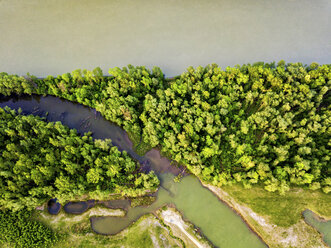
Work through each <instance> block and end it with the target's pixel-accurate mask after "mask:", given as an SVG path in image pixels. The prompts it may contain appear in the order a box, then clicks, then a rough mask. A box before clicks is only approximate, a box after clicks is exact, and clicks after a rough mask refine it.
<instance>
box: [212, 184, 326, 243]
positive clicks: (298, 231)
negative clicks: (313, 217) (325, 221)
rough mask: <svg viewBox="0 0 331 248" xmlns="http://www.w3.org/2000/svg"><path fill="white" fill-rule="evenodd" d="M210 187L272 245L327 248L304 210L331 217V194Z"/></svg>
mask: <svg viewBox="0 0 331 248" xmlns="http://www.w3.org/2000/svg"><path fill="white" fill-rule="evenodd" d="M208 188H209V189H210V190H212V191H213V192H214V193H215V194H216V195H217V196H218V197H219V198H221V199H222V200H223V201H225V202H226V203H227V204H228V205H229V206H230V207H232V208H233V209H234V210H235V211H236V212H237V213H238V214H240V215H241V217H242V218H243V219H244V220H245V221H246V222H247V223H248V225H249V226H250V227H251V228H252V229H253V230H254V231H255V232H256V233H257V234H258V235H259V236H260V237H261V238H262V239H263V240H264V241H265V243H266V244H267V245H268V246H269V247H271V248H272V247H277V248H286V247H288V248H290V247H298V248H300V247H302V248H306V247H327V246H326V244H325V243H323V240H322V237H321V235H320V234H319V233H318V232H317V230H315V229H314V228H312V227H311V226H309V225H307V224H306V223H305V222H304V220H303V218H302V212H303V211H304V210H305V209H307V208H309V209H311V210H313V211H314V212H316V213H317V214H319V215H321V216H323V217H326V218H330V216H331V209H330V207H329V206H330V204H331V196H330V195H326V194H323V193H322V192H319V191H311V190H308V189H302V188H293V189H291V190H290V191H289V192H287V193H286V194H285V195H279V194H277V193H272V192H267V191H265V190H264V189H263V188H262V187H259V186H255V187H252V188H251V189H245V188H243V187H242V186H240V185H232V186H225V187H222V188H217V187H213V186H208Z"/></svg>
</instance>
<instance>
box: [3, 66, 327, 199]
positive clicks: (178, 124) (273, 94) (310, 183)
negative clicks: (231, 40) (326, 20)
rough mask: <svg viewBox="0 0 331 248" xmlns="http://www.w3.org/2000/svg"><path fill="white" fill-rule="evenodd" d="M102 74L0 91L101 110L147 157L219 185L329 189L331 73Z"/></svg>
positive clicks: (21, 82) (29, 82)
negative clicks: (151, 152) (167, 160)
mask: <svg viewBox="0 0 331 248" xmlns="http://www.w3.org/2000/svg"><path fill="white" fill-rule="evenodd" d="M109 73H110V74H111V75H112V76H111V77H104V76H103V75H102V72H101V70H100V69H99V68H97V69H95V70H93V71H86V70H84V71H81V70H76V71H74V72H73V73H72V74H68V73H67V74H64V75H62V76H58V77H56V78H55V77H52V76H48V77H47V78H45V79H36V78H34V77H31V76H29V77H28V78H23V77H18V76H11V75H7V74H6V73H2V74H1V75H0V93H2V94H4V95H10V94H13V93H16V94H22V93H26V94H32V93H36V94H44V95H46V94H51V95H55V96H59V97H63V98H66V99H69V100H71V101H77V102H79V103H82V104H84V105H88V106H90V107H94V108H96V109H97V110H98V111H100V112H101V114H102V115H103V116H104V117H105V118H106V119H108V120H110V121H112V122H115V123H116V124H118V125H120V126H122V127H123V128H124V129H125V130H126V131H128V132H129V136H130V137H131V138H132V139H133V141H134V144H135V145H136V146H137V147H138V150H139V152H140V153H143V152H144V151H145V150H147V149H149V148H151V147H156V146H159V147H160V148H161V151H162V152H163V153H164V154H169V155H170V156H171V158H172V159H174V160H175V161H177V162H178V163H179V164H183V165H185V166H187V168H188V169H189V170H190V171H191V172H192V173H193V174H195V175H197V176H198V177H200V178H201V179H202V180H204V181H205V182H208V183H212V184H213V185H216V186H222V185H226V184H232V183H236V182H241V183H242V184H243V185H244V186H245V187H246V188H249V187H251V185H254V184H257V183H263V184H264V187H265V189H266V190H268V191H271V192H274V191H279V192H280V193H284V192H286V191H287V190H289V188H290V186H291V185H293V186H301V187H309V188H310V189H320V188H321V189H322V190H323V191H324V192H325V193H328V192H330V191H331V176H330V175H331V169H330V166H329V165H330V156H331V149H330V148H331V147H330V134H331V127H330V122H331V121H330V118H331V115H330V108H331V107H330V106H331V104H330V102H331V95H330V89H329V87H330V82H331V80H330V79H331V76H330V75H331V66H330V65H321V66H319V65H317V64H311V65H310V66H303V65H302V64H300V63H296V64H285V63H284V62H280V63H278V65H277V66H275V64H274V63H273V64H264V63H257V64H254V65H243V66H241V67H239V66H238V67H235V68H227V69H226V70H225V71H223V70H221V69H220V68H219V67H218V66H217V65H214V64H213V65H209V66H207V67H205V68H203V67H198V68H196V69H194V68H192V67H190V68H188V70H187V72H185V73H183V74H182V75H181V76H180V77H176V78H174V79H173V80H166V79H165V78H164V75H163V74H162V72H161V70H160V69H159V68H154V69H153V71H149V70H147V69H146V68H144V67H133V66H129V67H128V68H123V69H122V70H121V69H119V68H114V69H110V71H109Z"/></svg>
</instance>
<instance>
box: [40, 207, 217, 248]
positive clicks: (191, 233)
mask: <svg viewBox="0 0 331 248" xmlns="http://www.w3.org/2000/svg"><path fill="white" fill-rule="evenodd" d="M123 215H125V211H123V210H121V209H105V208H104V207H100V206H94V207H93V208H91V209H89V210H88V211H86V212H85V213H83V214H79V215H73V214H67V213H65V212H64V210H63V209H61V211H60V213H59V214H58V215H50V214H49V213H48V212H47V210H46V209H44V210H36V211H35V213H34V219H36V220H38V221H40V222H42V223H44V224H46V225H48V226H50V227H51V228H52V229H53V230H54V231H56V232H57V233H59V234H60V237H61V239H60V240H59V242H58V243H56V244H55V246H54V247H62V248H69V247H73V246H75V247H80V246H82V247H119V246H120V247H132V248H135V247H182V248H184V247H199V248H205V247H206V248H207V247H212V246H211V245H210V244H209V243H208V241H207V240H206V239H205V238H204V237H202V236H201V235H199V233H198V232H197V230H195V227H194V225H192V224H190V223H188V222H186V221H184V220H183V219H182V217H181V214H180V213H179V212H178V211H176V210H175V209H173V208H170V207H167V206H165V207H163V208H160V209H158V210H157V211H155V212H154V214H146V215H144V216H142V217H140V218H139V219H138V220H137V221H136V222H134V223H132V225H130V226H129V227H128V228H126V229H125V230H123V231H121V232H120V233H118V234H116V235H99V234H96V233H95V232H94V231H93V230H92V229H91V226H90V224H89V218H90V217H91V216H117V217H122V216H123Z"/></svg>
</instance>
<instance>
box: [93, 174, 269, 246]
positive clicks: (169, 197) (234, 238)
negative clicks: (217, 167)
mask: <svg viewBox="0 0 331 248" xmlns="http://www.w3.org/2000/svg"><path fill="white" fill-rule="evenodd" d="M160 177H161V180H162V185H161V188H160V190H159V192H158V199H157V201H156V202H155V203H154V204H152V205H151V206H149V207H136V208H132V209H129V211H128V214H127V216H126V217H124V218H119V217H107V218H103V217H95V218H92V221H91V222H92V228H93V229H94V230H95V231H97V232H99V233H103V234H114V233H117V232H119V231H120V230H122V229H124V228H125V227H127V226H128V225H129V224H130V223H131V222H132V221H133V220H136V219H138V217H140V216H141V215H143V214H146V213H150V212H152V211H154V210H156V209H158V208H159V207H161V206H162V205H165V204H167V203H172V204H175V205H176V208H177V209H178V210H179V211H181V212H182V214H183V216H184V218H185V219H187V220H189V221H190V222H192V223H194V224H195V225H196V226H197V227H199V228H200V229H201V230H202V232H203V234H204V235H205V236H206V237H207V238H208V239H209V240H210V241H211V242H212V243H213V244H214V245H216V246H217V247H229V248H241V247H242V248H249V247H252V248H253V247H256V248H258V247H266V246H265V245H264V244H263V243H262V242H261V241H260V240H259V239H258V238H257V236H256V235H254V234H253V233H252V232H251V231H250V230H249V229H248V228H247V226H246V225H245V224H244V223H243V222H242V220H241V219H240V218H239V217H238V216H236V214H235V213H234V212H233V211H232V210H231V209H230V208H229V207H227V206H226V205H224V204H223V203H222V202H220V201H219V200H218V199H217V197H215V195H213V193H211V192H210V191H209V190H208V189H206V188H204V187H202V185H201V184H200V182H199V181H198V179H197V178H195V177H194V176H186V177H184V178H183V179H182V181H181V182H180V183H175V182H174V181H173V178H174V176H173V175H171V174H162V175H160Z"/></svg>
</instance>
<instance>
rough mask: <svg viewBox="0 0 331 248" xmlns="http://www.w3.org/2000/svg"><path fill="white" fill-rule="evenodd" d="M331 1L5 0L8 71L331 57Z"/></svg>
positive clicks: (1, 25) (0, 4)
mask: <svg viewBox="0 0 331 248" xmlns="http://www.w3.org/2000/svg"><path fill="white" fill-rule="evenodd" d="M330 13H331V1H330V0H208V1H203V0H181V1H176V0H153V1H150V0H136V1H132V0H93V1H92V0H79V1H78V0H28V1H27V0H0V57H1V60H0V71H7V72H9V73H15V74H26V73H27V72H30V73H31V74H34V75H36V76H46V75H56V74H62V73H66V72H68V71H72V70H74V69H77V68H87V69H91V68H94V67H96V66H100V67H101V68H102V69H104V71H106V72H107V71H108V69H109V67H115V66H120V67H121V66H124V65H127V64H129V63H131V64H134V65H146V66H148V67H152V66H155V65H156V66H160V67H161V68H162V70H163V71H164V72H165V74H166V76H169V77H170V76H174V75H177V74H180V73H182V72H184V70H185V69H186V68H187V67H188V66H190V65H193V66H198V65H206V64H209V63H212V62H216V63H218V64H219V65H220V66H222V67H225V66H233V65H236V64H243V63H247V62H256V61H279V60H280V59H285V60H286V61H288V62H297V61H301V62H303V63H311V62H312V61H316V62H319V63H330V55H331V44H330V40H331V32H330V30H331V21H330Z"/></svg>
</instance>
